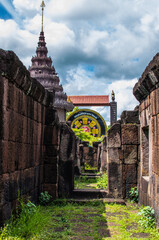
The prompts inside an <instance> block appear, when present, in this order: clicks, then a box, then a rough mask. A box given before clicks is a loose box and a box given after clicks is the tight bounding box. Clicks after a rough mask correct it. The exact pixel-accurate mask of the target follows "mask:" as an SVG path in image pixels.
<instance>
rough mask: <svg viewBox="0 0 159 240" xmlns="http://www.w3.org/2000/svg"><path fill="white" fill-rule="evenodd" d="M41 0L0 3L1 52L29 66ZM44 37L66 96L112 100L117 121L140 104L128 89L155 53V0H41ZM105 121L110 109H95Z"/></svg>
mask: <svg viewBox="0 0 159 240" xmlns="http://www.w3.org/2000/svg"><path fill="white" fill-rule="evenodd" d="M40 4H41V0H0V48H3V49H6V50H13V51H14V52H15V53H16V54H17V55H18V57H19V58H20V59H21V60H22V61H23V63H24V64H25V65H26V67H28V66H29V65H30V64H31V57H32V56H33V55H35V49H36V46H37V42H38V37H39V32H40V30H41V8H40ZM45 4H46V8H45V17H44V32H45V37H46V42H47V47H48V50H49V55H50V56H51V57H52V59H53V64H54V66H55V68H56V71H57V72H58V74H59V76H60V79H61V83H62V84H63V87H64V90H65V92H66V93H67V94H68V95H85V94H90V95H104V94H106V95H108V94H109V95H110V94H111V91H112V89H113V90H114V91H115V93H116V100H117V102H118V116H120V114H121V112H122V111H123V110H125V109H126V110H131V109H133V108H134V107H135V106H136V105H137V104H138V102H137V101H136V100H135V98H134V96H133V94H132V88H133V86H134V84H135V83H136V82H137V79H138V78H139V77H140V75H141V74H142V72H143V71H144V69H145V67H146V66H147V64H148V63H149V62H150V60H151V59H152V57H153V56H154V55H155V54H156V53H157V52H158V51H159V14H158V13H159V2H158V1H157V0H151V1H150V0H115V1H113V0H67V1H66V0H45ZM97 110H98V111H99V112H100V113H101V114H102V116H103V117H104V118H105V120H106V121H109V108H98V109H97Z"/></svg>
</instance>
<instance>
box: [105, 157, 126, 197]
mask: <svg viewBox="0 0 159 240" xmlns="http://www.w3.org/2000/svg"><path fill="white" fill-rule="evenodd" d="M122 185H123V180H122V164H118V163H117V162H113V161H111V162H110V163H108V192H109V193H111V194H112V195H113V197H115V198H122V197H123V193H122Z"/></svg>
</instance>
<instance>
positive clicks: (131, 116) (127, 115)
mask: <svg viewBox="0 0 159 240" xmlns="http://www.w3.org/2000/svg"><path fill="white" fill-rule="evenodd" d="M120 118H121V123H122V124H127V123H137V124H139V123H140V122H139V111H138V110H136V111H123V112H122V114H121V116H120Z"/></svg>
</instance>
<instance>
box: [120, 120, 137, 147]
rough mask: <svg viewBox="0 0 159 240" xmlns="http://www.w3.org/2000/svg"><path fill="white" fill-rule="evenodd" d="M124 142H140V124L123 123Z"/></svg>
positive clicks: (125, 143)
mask: <svg viewBox="0 0 159 240" xmlns="http://www.w3.org/2000/svg"><path fill="white" fill-rule="evenodd" d="M121 134H122V144H123V145H128V144H139V142H138V126H137V125H133V124H122V125H121Z"/></svg>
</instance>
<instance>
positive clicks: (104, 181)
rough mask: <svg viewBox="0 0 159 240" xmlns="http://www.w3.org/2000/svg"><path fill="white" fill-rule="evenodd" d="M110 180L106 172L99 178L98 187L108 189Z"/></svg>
mask: <svg viewBox="0 0 159 240" xmlns="http://www.w3.org/2000/svg"><path fill="white" fill-rule="evenodd" d="M107 182H108V176H107V174H106V173H104V174H103V175H102V176H101V177H99V178H97V188H100V189H106V188H107Z"/></svg>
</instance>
